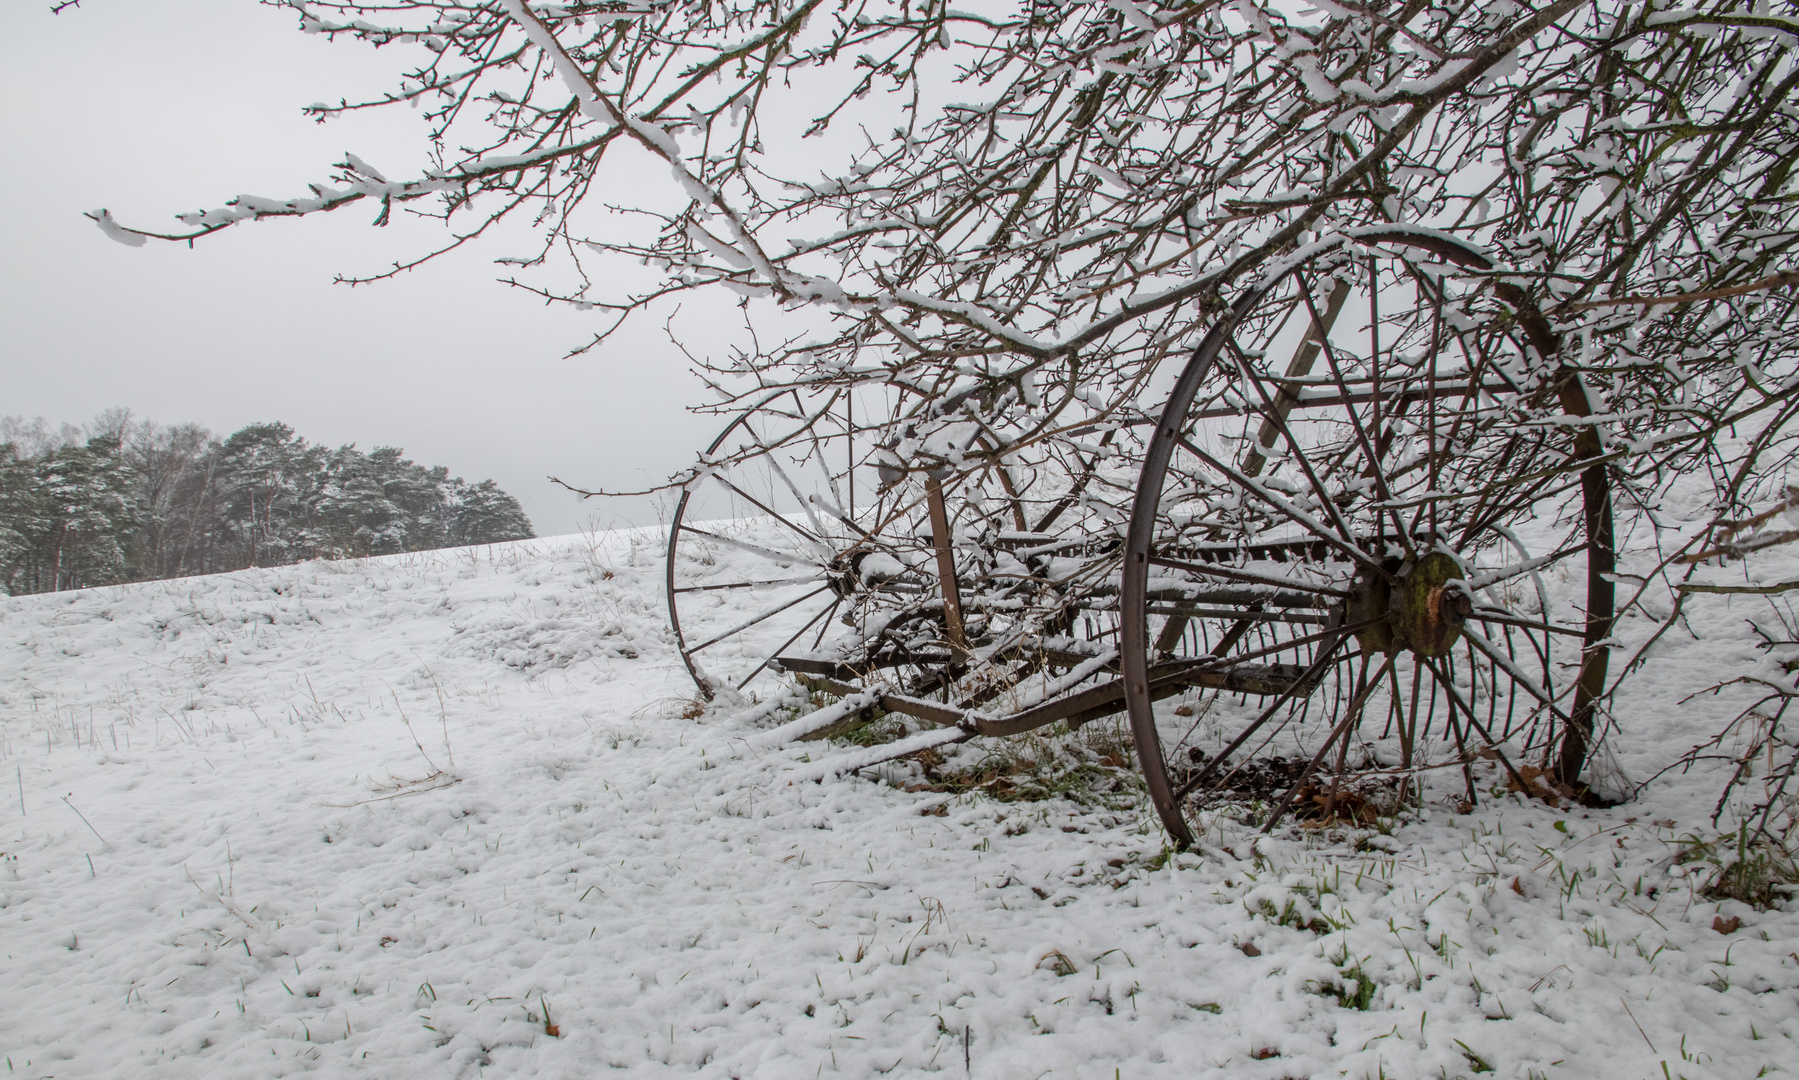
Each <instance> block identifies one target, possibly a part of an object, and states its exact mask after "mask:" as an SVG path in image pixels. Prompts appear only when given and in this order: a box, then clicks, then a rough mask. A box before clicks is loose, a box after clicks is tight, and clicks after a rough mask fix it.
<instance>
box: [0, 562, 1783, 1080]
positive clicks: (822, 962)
mask: <svg viewBox="0 0 1799 1080" xmlns="http://www.w3.org/2000/svg"><path fill="white" fill-rule="evenodd" d="M660 549H661V538H660V537H659V536H655V535H652V534H649V533H617V534H602V535H597V536H590V537H564V538H558V539H553V540H544V541H527V542H522V543H518V544H510V545H497V546H493V547H486V548H474V549H467V550H451V551H442V552H432V553H427V554H418V555H407V556H394V557H390V558H383V559H373V560H366V561H352V562H342V563H308V564H302V565H300V566H294V567H287V568H282V569H277V570H251V571H245V572H242V573H236V574H227V575H220V576H215V577H206V578H195V579H188V580H182V581H171V582H157V583H148V584H140V585H131V586H123V587H118V588H110V589H94V590H87V591H82V592H74V593H57V594H50V595H41V596H30V597H18V598H11V599H6V598H0V630H3V632H4V635H5V637H4V640H5V641H6V644H7V648H6V651H5V653H4V654H3V655H0V753H3V755H4V756H3V757H0V764H3V766H5V768H4V772H9V773H13V774H14V775H13V776H10V777H5V780H6V781H7V784H6V787H8V788H15V787H16V790H12V791H8V792H6V793H5V794H6V798H4V799H0V807H3V808H0V815H3V816H0V850H3V851H4V853H5V854H4V860H3V863H0V944H3V946H4V954H5V957H6V959H5V968H4V972H5V975H4V978H0V1052H3V1053H4V1056H5V1057H6V1058H7V1062H8V1068H9V1075H13V1074H16V1075H19V1076H31V1077H37V1076H50V1075H54V1076H59V1077H77V1076H79V1077H112V1076H121V1077H122V1076H140V1075H143V1074H144V1073H145V1071H146V1068H156V1067H165V1070H164V1071H165V1072H166V1073H167V1074H168V1075H179V1076H195V1077H210V1076H221V1077H223V1076H232V1077H239V1076H286V1075H294V1074H301V1073H311V1074H317V1075H327V1076H369V1077H390V1076H432V1077H439V1076H441V1077H461V1076H469V1077H474V1076H489V1077H491V1076H555V1077H561V1076H570V1077H573V1076H581V1077H587V1076H594V1075H599V1074H602V1073H604V1072H607V1071H608V1070H622V1071H625V1072H628V1073H629V1074H630V1075H644V1076H655V1075H702V1076H709V1077H728V1076H736V1077H800V1076H806V1077H816V1076H821V1075H823V1073H824V1072H826V1071H830V1072H831V1073H833V1074H834V1075H847V1076H858V1077H859V1076H868V1075H872V1074H877V1073H884V1074H886V1075H894V1076H919V1075H939V1074H942V1075H950V1076H959V1075H972V1076H976V1077H992V1078H1012V1077H1019V1078H1027V1077H1042V1076H1068V1077H1088V1078H1092V1077H1110V1076H1114V1075H1117V1076H1136V1077H1141V1076H1182V1077H1225V1076H1228V1077H1232V1078H1252V1080H1260V1078H1267V1080H1277V1078H1280V1077H1288V1076H1306V1077H1310V1076H1336V1075H1344V1076H1349V1077H1356V1078H1360V1077H1375V1076H1380V1075H1385V1076H1388V1077H1436V1076H1449V1077H1453V1076H1473V1075H1476V1074H1477V1073H1479V1072H1480V1071H1481V1070H1483V1069H1487V1068H1490V1069H1491V1070H1492V1075H1494V1076H1496V1077H1507V1078H1509V1077H1517V1078H1520V1080H1523V1078H1526V1077H1532V1076H1543V1077H1620V1078H1626V1077H1628V1078H1640V1077H1650V1076H1664V1075H1666V1076H1686V1077H1694V1078H1697V1077H1713V1076H1716V1077H1748V1076H1755V1075H1758V1074H1759V1073H1760V1071H1761V1070H1764V1069H1765V1070H1768V1071H1769V1072H1770V1073H1775V1072H1779V1071H1783V1070H1787V1069H1790V1068H1791V1067H1792V1066H1791V1064H1790V1063H1791V1062H1793V1061H1794V1060H1796V1058H1795V1054H1794V1050H1795V1048H1794V1045H1793V1043H1794V1039H1795V1038H1796V1037H1799V1009H1796V1008H1795V1005H1796V1004H1799V993H1796V991H1795V986H1796V985H1799V957H1795V956H1794V954H1793V951H1792V950H1793V947H1794V942H1793V939H1794V938H1795V936H1799V918H1796V917H1795V914H1794V912H1793V911H1791V910H1790V909H1783V908H1776V909H1774V910H1771V911H1765V912H1757V911H1754V910H1752V909H1750V908H1748V907H1746V906H1744V905H1741V904H1737V903H1735V902H1730V901H1726V902H1723V903H1718V902H1713V901H1709V900H1705V899H1703V898H1702V897H1700V895H1699V893H1698V891H1697V889H1696V881H1695V878H1694V877H1693V876H1691V875H1688V874H1686V870H1687V868H1686V867H1682V866H1677V865H1673V864H1672V863H1671V859H1670V857H1671V856H1672V855H1674V854H1675V853H1677V851H1678V850H1679V847H1678V841H1679V839H1680V838H1681V837H1682V836H1683V835H1686V834H1688V833H1691V832H1693V831H1696V830H1699V829H1701V828H1702V827H1703V825H1704V819H1705V816H1706V815H1707V814H1708V813H1709V809H1710V807H1709V801H1708V800H1709V798H1710V797H1711V794H1712V793H1713V792H1715V787H1713V786H1709V785H1711V783H1712V779H1708V778H1707V777H1704V776H1700V775H1697V774H1695V775H1691V776H1680V775H1675V776H1671V777H1669V778H1666V779H1664V780H1663V781H1660V782H1658V783H1657V784H1656V785H1654V786H1652V787H1650V788H1649V789H1648V790H1647V792H1646V793H1645V794H1644V795H1643V796H1642V797H1641V798H1640V799H1639V800H1638V801H1637V802H1635V803H1631V804H1627V805H1625V806H1621V807H1618V808H1616V809H1614V810H1605V811H1599V810H1587V811H1582V810H1573V811H1568V810H1561V811H1558V810H1555V809H1553V808H1551V807H1549V806H1547V805H1545V804H1542V803H1540V802H1532V803H1524V802H1522V801H1520V800H1519V799H1517V798H1516V797H1505V798H1500V799H1485V800H1484V801H1483V805H1482V806H1481V807H1480V808H1478V809H1477V810H1476V811H1475V812H1473V813H1470V814H1458V813H1455V812H1454V811H1453V810H1452V809H1451V808H1450V806H1449V804H1448V801H1447V800H1446V799H1442V798H1438V797H1437V796H1439V795H1443V794H1447V793H1450V792H1453V791H1454V790H1457V789H1459V786H1460V778H1459V776H1451V775H1448V774H1439V779H1437V780H1436V781H1434V782H1435V783H1437V784H1438V785H1439V787H1438V789H1434V792H1433V795H1432V797H1431V798H1430V799H1429V800H1427V802H1426V804H1425V807H1424V809H1423V810H1422V811H1421V812H1419V813H1418V814H1415V815H1413V816H1411V817H1409V818H1407V819H1406V820H1404V821H1403V822H1402V823H1401V824H1400V825H1399V826H1398V827H1397V828H1396V829H1395V831H1394V832H1393V833H1392V835H1383V834H1381V833H1379V832H1375V831H1370V830H1360V831H1354V832H1350V833H1344V834H1336V833H1327V832H1324V831H1315V832H1313V831H1305V832H1302V831H1299V830H1295V831H1293V832H1290V833H1288V834H1286V835H1280V836H1275V837H1258V835H1257V833H1256V832H1255V831H1254V830H1253V829H1251V828H1249V827H1246V826H1244V825H1242V824H1239V823H1238V822H1236V821H1234V820H1233V819H1232V818H1231V817H1230V816H1229V815H1226V814H1220V815H1219V816H1217V817H1216V818H1215V819H1213V820H1212V821H1211V822H1210V823H1209V827H1208V828H1207V829H1206V830H1205V833H1204V839H1203V843H1202V848H1201V850H1200V851H1198V852H1195V853H1192V854H1187V855H1181V856H1175V857H1172V858H1171V857H1169V854H1168V852H1167V851H1166V850H1165V848H1164V844H1163V839H1162V834H1161V832H1160V830H1159V828H1158V827H1157V826H1156V825H1155V823H1154V821H1153V817H1152V816H1151V815H1149V814H1148V813H1147V811H1145V812H1143V813H1139V812H1137V811H1135V810H1132V809H1129V808H1120V807H1119V806H1117V805H1112V806H1107V805H1105V804H1102V803H1098V802H1093V801H1085V802H1082V801H1074V800H1072V799H1068V798H1052V799H1048V800H1045V801H1040V802H1028V803H1027V802H1005V801H998V800H995V799H991V798H986V797H966V796H964V797H956V796H950V795H946V794H941V793H932V792H929V791H908V790H906V783H905V781H907V780H908V778H909V777H911V776H914V775H915V773H908V772H907V769H908V768H911V766H897V765H887V766H880V767H877V768H872V769H865V770H863V771H862V772H861V773H860V775H857V774H854V773H853V772H851V771H850V770H849V769H846V768H843V767H842V766H844V765H845V764H851V765H852V766H853V761H854V760H855V755H856V754H858V753H865V751H860V750H857V749H856V748H853V747H851V748H844V747H841V746H832V745H831V744H826V743H818V742H813V743H799V744H795V743H791V742H786V741H782V740H779V739H775V738H771V737H770V734H769V733H770V732H771V731H772V730H773V729H775V728H776V727H777V725H778V724H780V723H782V722H793V717H792V714H791V712H783V711H782V710H781V709H780V708H779V707H777V703H778V699H770V700H768V701H765V702H763V703H762V704H760V705H756V706H751V705H750V704H749V703H745V702H739V703H735V704H734V705H732V706H729V707H717V708H713V709H710V710H707V711H704V712H702V713H701V714H700V715H698V716H692V714H693V713H694V712H696V711H698V710H696V709H694V708H693V707H692V705H693V703H692V694H693V689H692V686H691V684H690V683H689V681H688V678H687V675H686V672H685V671H684V669H683V668H682V666H681V663H680V659H679V657H678V656H677V655H676V654H675V652H674V650H673V648H672V645H671V636H670V634H669V632H668V630H667V629H666V628H665V624H664V613H663V601H662V593H661V588H662V584H661V583H662V566H661V564H660V561H659V552H660ZM1779 572H1780V570H1779V568H1775V569H1774V570H1772V571H1771V574H1772V576H1779ZM1687 610H1688V613H1689V623H1688V624H1686V627H1685V628H1683V629H1682V630H1681V631H1679V632H1676V633H1672V634H1670V635H1669V636H1667V637H1665V638H1664V639H1663V642H1662V644H1661V645H1660V646H1658V649H1659V652H1658V653H1657V655H1656V656H1655V657H1653V658H1652V659H1651V660H1650V661H1649V663H1648V665H1647V666H1646V667H1645V668H1644V669H1643V670H1642V671H1641V672H1640V673H1638V674H1637V675H1636V676H1635V677H1634V678H1633V681H1632V682H1630V683H1627V684H1626V686H1627V688H1628V692H1627V693H1626V694H1625V695H1624V696H1623V697H1622V698H1621V699H1620V703H1619V708H1618V713H1619V718H1620V722H1621V723H1622V724H1623V725H1624V726H1625V734H1624V736H1622V737H1619V739H1620V741H1618V752H1619V754H1620V756H1621V758H1622V763H1623V766H1624V768H1625V769H1627V770H1628V771H1630V772H1631V773H1632V774H1633V775H1635V776H1637V777H1639V778H1640V777H1643V776H1647V775H1649V774H1650V773H1651V772H1653V771H1654V770H1655V769H1656V768H1659V767H1661V766H1662V765H1665V764H1667V763H1668V762H1669V761H1671V760H1672V759H1673V757H1674V756H1676V755H1677V754H1678V753H1679V752H1681V751H1683V750H1684V749H1685V748H1686V747H1687V746H1690V745H1692V743H1693V742H1695V741H1698V739H1699V738H1701V737H1703V736H1704V735H1706V734H1709V733H1710V732H1711V731H1712V730H1715V728H1716V727H1717V726H1718V722H1719V720H1720V719H1722V718H1726V717H1728V716H1729V715H1733V714H1734V712H1735V709H1736V708H1737V707H1740V704H1737V703H1735V699H1729V698H1728V695H1726V696H1725V697H1708V698H1701V699H1697V701H1696V702H1688V703H1687V704H1684V705H1683V704H1681V700H1682V699H1683V698H1685V697H1686V695H1687V694H1689V693H1691V692H1692V691H1693V690H1696V689H1700V688H1703V687H1704V686H1705V685H1708V684H1710V683H1711V682H1713V681H1716V680H1718V679H1720V678H1722V677H1724V676H1725V675H1727V674H1730V673H1734V672H1740V671H1748V670H1752V669H1753V665H1756V664H1758V663H1764V662H1767V661H1765V659H1764V657H1763V656H1762V654H1761V653H1760V652H1758V651H1757V650H1756V649H1754V648H1753V646H1752V642H1753V638H1752V637H1751V636H1750V635H1749V634H1748V632H1747V630H1746V629H1745V627H1744V620H1746V619H1750V618H1756V619H1761V620H1763V621H1766V612H1767V606H1766V602H1765V601H1764V600H1761V599H1760V598H1756V597H1717V596H1704V597H1692V598H1689V600H1688V601H1687ZM1689 629H1690V633H1688V632H1687V630H1689ZM1647 631H1648V624H1647V622H1646V620H1634V621H1632V622H1630V623H1629V624H1628V625H1626V626H1625V627H1623V628H1621V630H1620V634H1621V636H1624V637H1626V638H1627V639H1630V640H1641V639H1642V638H1643V637H1644V636H1646V634H1647ZM1757 670H1759V669H1757ZM1775 670H1777V669H1775ZM684 713H685V714H688V715H689V716H690V717H691V718H687V719H683V718H682V716H683V714H684ZM924 735H925V736H929V737H930V738H932V739H940V740H941V739H950V738H955V737H957V736H958V735H959V733H958V732H955V731H954V730H950V731H947V732H946V731H932V732H926V733H924ZM920 738H921V739H923V738H924V737H923V736H921V737H920ZM921 745H923V742H922V741H921ZM993 748H994V744H992V743H989V742H987V741H984V740H976V741H974V742H970V743H966V744H964V745H962V746H961V747H957V748H953V750H952V752H954V753H958V754H978V753H984V752H989V751H991V750H992V749H993ZM845 755H847V756H845ZM1483 767H1485V766H1483ZM1484 775H1485V774H1483V776H1484ZM1720 916H1724V917H1734V918H1738V919H1740V920H1741V928H1740V929H1738V930H1736V932H1735V933H1733V934H1731V935H1729V936H1725V935H1723V934H1721V933H1719V932H1718V931H1717V930H1715V929H1713V920H1714V919H1716V918H1718V917H1720ZM1362 980H1368V982H1369V984H1370V987H1371V988H1370V989H1368V990H1367V991H1366V992H1364V988H1363V985H1362ZM1358 1003H1360V1004H1365V1005H1366V1006H1367V1007H1366V1008H1357V1007H1355V1006H1356V1005H1357V1004H1358ZM546 1010H547V1012H546ZM551 1027H553V1028H554V1029H555V1031H554V1033H553V1034H552V1033H551V1031H550V1030H549V1029H550V1028H551ZM1664 1064H1665V1067H1666V1071H1665V1072H1664Z"/></svg>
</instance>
